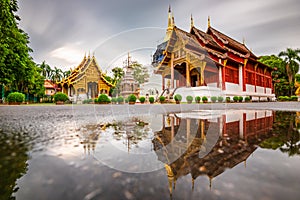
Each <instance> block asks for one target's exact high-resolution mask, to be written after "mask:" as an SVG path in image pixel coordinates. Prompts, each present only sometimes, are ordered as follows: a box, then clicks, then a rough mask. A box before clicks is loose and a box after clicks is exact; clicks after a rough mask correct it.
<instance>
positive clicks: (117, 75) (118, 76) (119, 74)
mask: <svg viewBox="0 0 300 200" xmlns="http://www.w3.org/2000/svg"><path fill="white" fill-rule="evenodd" d="M112 72H113V78H112V82H113V84H114V85H115V87H114V88H113V89H112V95H113V96H118V95H119V94H120V82H121V80H122V78H123V76H124V74H125V73H124V70H123V69H122V68H120V67H115V68H113V69H112Z"/></svg>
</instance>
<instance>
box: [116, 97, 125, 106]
mask: <svg viewBox="0 0 300 200" xmlns="http://www.w3.org/2000/svg"><path fill="white" fill-rule="evenodd" d="M117 102H118V103H119V104H120V103H124V97H122V96H118V98H117Z"/></svg>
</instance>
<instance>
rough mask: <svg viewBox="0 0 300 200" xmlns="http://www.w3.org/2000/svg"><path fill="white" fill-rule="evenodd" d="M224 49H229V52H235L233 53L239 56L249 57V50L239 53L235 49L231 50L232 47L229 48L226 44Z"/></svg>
mask: <svg viewBox="0 0 300 200" xmlns="http://www.w3.org/2000/svg"><path fill="white" fill-rule="evenodd" d="M225 49H226V50H227V51H229V52H231V53H233V54H235V55H238V56H240V57H241V58H249V57H250V53H249V52H248V53H247V54H241V53H239V52H237V51H235V50H233V49H231V48H229V47H227V46H225Z"/></svg>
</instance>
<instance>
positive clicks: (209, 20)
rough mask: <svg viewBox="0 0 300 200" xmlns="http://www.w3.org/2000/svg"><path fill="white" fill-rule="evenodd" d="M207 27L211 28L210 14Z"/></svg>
mask: <svg viewBox="0 0 300 200" xmlns="http://www.w3.org/2000/svg"><path fill="white" fill-rule="evenodd" d="M207 27H208V28H210V16H208V20H207Z"/></svg>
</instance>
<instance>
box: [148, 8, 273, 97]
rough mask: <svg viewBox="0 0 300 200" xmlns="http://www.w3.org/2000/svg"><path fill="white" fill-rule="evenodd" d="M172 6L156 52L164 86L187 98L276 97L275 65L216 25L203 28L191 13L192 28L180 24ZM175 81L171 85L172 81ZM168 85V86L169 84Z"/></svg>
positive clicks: (154, 60) (209, 23)
mask: <svg viewBox="0 0 300 200" xmlns="http://www.w3.org/2000/svg"><path fill="white" fill-rule="evenodd" d="M172 16H173V14H172V12H171V9H170V8H169V17H168V27H167V31H166V36H165V39H164V42H163V43H161V44H160V45H158V46H157V50H156V52H155V54H154V55H153V62H152V64H153V66H154V67H155V73H157V74H160V75H161V76H162V89H163V90H165V89H168V90H170V91H171V94H172V95H174V94H175V93H179V94H181V95H182V96H183V98H185V96H187V95H192V96H207V97H211V96H224V97H225V96H226V97H227V96H228V97H233V96H243V97H245V96H249V97H251V98H252V100H272V99H273V98H275V95H274V91H273V85H272V77H271V72H272V69H271V68H270V67H269V66H267V65H265V64H263V63H261V62H259V61H258V57H257V56H256V55H255V54H254V53H253V52H252V51H250V50H249V49H248V48H247V47H246V45H245V44H244V43H241V42H238V41H236V40H234V39H232V38H231V37H229V36H227V35H226V34H224V33H222V32H220V31H218V30H217V29H215V28H213V27H212V25H211V21H210V18H208V27H207V31H206V32H204V31H202V30H199V29H198V28H196V27H195V25H194V19H193V17H192V16H191V28H190V31H189V32H187V31H184V30H181V29H180V28H178V27H176V25H175V22H174V18H173V17H172ZM166 80H168V81H170V82H171V84H170V86H167V84H166V83H167V82H168V81H166ZM166 87H168V88H166Z"/></svg>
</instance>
